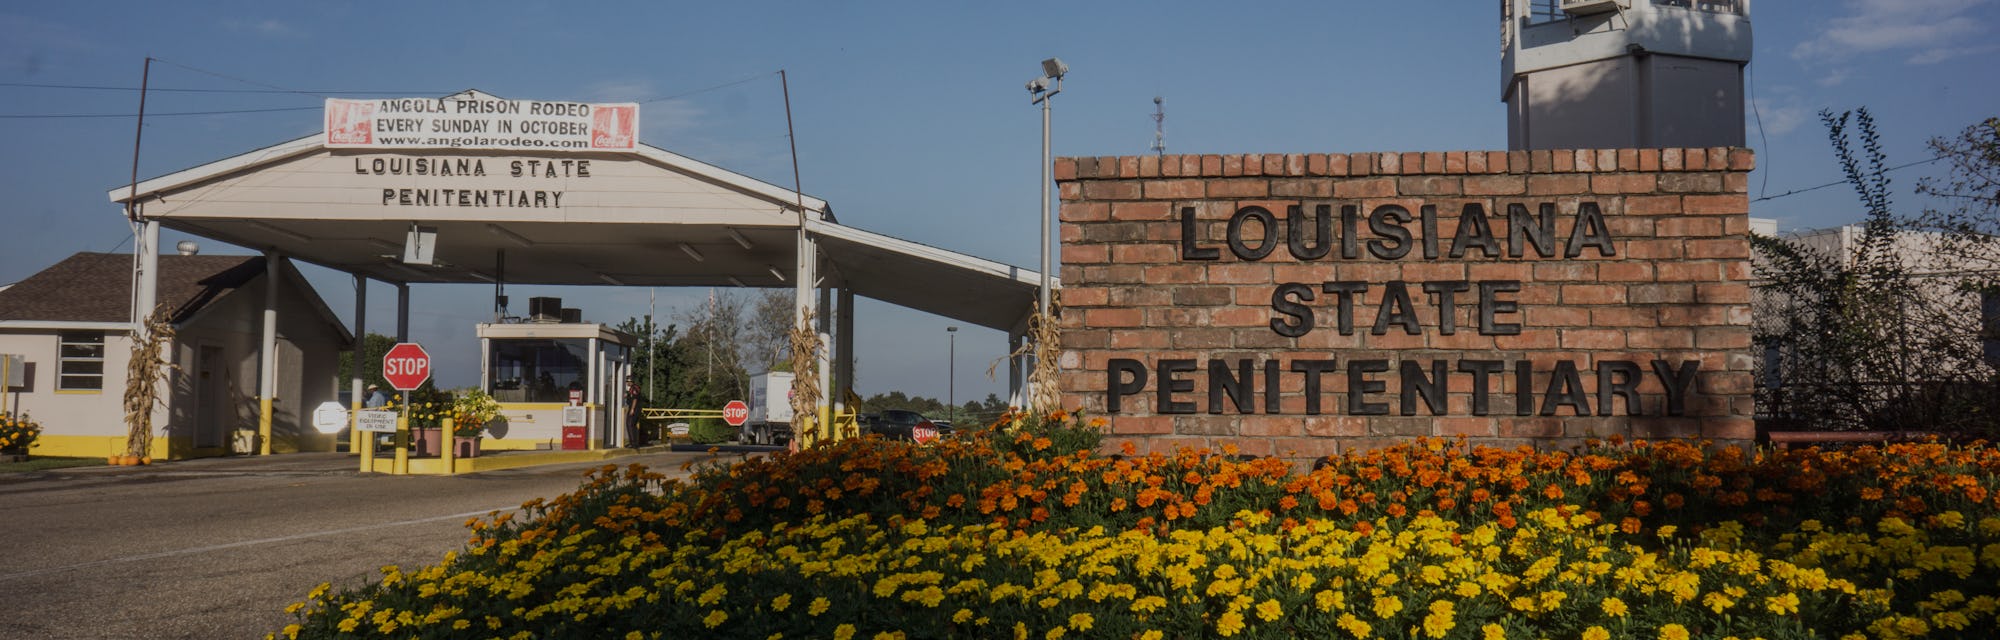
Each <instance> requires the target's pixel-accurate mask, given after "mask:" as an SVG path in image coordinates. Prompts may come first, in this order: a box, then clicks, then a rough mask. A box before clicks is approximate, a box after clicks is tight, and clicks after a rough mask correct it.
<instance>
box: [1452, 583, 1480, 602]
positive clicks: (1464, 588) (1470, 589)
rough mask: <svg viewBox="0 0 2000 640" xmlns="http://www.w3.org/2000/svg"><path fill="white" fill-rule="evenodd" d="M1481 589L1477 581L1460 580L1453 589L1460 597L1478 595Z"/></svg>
mask: <svg viewBox="0 0 2000 640" xmlns="http://www.w3.org/2000/svg"><path fill="white" fill-rule="evenodd" d="M1479 591H1480V589H1479V584H1478V583H1475V582H1460V583H1458V586H1457V587H1453V588H1452V590H1451V592H1452V593H1453V594H1454V595H1457V596H1458V597H1460V598H1473V597H1478V596H1479Z"/></svg>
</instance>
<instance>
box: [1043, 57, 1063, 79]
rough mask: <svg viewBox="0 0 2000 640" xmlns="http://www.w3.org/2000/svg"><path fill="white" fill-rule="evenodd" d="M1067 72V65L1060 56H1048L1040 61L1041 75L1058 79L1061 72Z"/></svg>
mask: <svg viewBox="0 0 2000 640" xmlns="http://www.w3.org/2000/svg"><path fill="white" fill-rule="evenodd" d="M1067 73H1069V65H1066V64H1063V61H1062V58H1049V59H1047V60H1043V61H1042V75H1045V76H1048V77H1051V78H1056V79H1059V80H1060V79H1062V77H1063V74H1067Z"/></svg>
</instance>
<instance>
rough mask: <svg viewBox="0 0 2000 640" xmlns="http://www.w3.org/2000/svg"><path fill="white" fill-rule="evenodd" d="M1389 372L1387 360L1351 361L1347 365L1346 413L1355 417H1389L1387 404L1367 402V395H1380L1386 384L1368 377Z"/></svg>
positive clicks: (1386, 386)
mask: <svg viewBox="0 0 2000 640" xmlns="http://www.w3.org/2000/svg"><path fill="white" fill-rule="evenodd" d="M1388 370H1389V361H1388V360H1351V361H1348V363H1347V413H1348V415H1356V416H1386V415H1389V403H1387V402H1368V394H1371V393H1381V392H1382V391H1383V390H1384V389H1387V388H1388V383H1385V382H1383V381H1381V380H1375V379H1371V378H1369V377H1368V374H1370V373H1381V372H1384V371H1388Z"/></svg>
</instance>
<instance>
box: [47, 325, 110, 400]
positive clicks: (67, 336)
mask: <svg viewBox="0 0 2000 640" xmlns="http://www.w3.org/2000/svg"><path fill="white" fill-rule="evenodd" d="M56 336H57V337H56V339H57V340H58V341H59V346H58V347H57V350H56V354H57V359H58V360H59V362H58V364H57V367H56V370H57V375H56V390H57V391H102V390H104V332H102V331H64V332H61V333H58V334H56Z"/></svg>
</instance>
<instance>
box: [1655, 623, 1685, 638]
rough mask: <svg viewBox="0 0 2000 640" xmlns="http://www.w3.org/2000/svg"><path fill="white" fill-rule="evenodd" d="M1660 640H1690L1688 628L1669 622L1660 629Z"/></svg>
mask: <svg viewBox="0 0 2000 640" xmlns="http://www.w3.org/2000/svg"><path fill="white" fill-rule="evenodd" d="M1660 640H1688V630H1687V627H1683V626H1681V625H1680V624H1678V623H1673V622H1669V623H1667V624H1666V625H1664V626H1662V627H1660Z"/></svg>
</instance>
